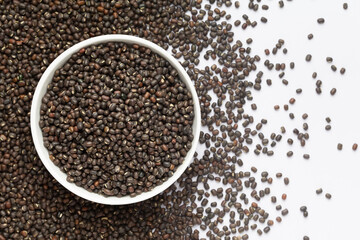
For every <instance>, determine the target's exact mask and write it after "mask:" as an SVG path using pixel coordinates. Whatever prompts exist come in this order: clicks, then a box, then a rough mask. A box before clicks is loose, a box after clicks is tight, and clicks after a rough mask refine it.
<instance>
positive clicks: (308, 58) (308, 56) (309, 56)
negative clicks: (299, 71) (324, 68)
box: [305, 54, 312, 62]
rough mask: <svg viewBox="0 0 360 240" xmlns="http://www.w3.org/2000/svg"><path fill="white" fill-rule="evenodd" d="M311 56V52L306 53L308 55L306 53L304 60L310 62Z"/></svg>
mask: <svg viewBox="0 0 360 240" xmlns="http://www.w3.org/2000/svg"><path fill="white" fill-rule="evenodd" d="M311 58H312V56H311V54H308V55H306V57H305V60H306V61H307V62H310V61H311Z"/></svg>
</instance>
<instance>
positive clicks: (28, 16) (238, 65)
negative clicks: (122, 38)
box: [0, 0, 357, 240]
mask: <svg viewBox="0 0 360 240" xmlns="http://www.w3.org/2000/svg"><path fill="white" fill-rule="evenodd" d="M287 2H288V1H282V0H280V1H277V3H276V4H275V6H276V5H278V7H280V8H283V7H285V5H286V4H288V3H287ZM233 5H234V6H235V8H238V11H241V10H242V9H244V8H248V9H249V10H250V11H255V12H256V11H260V12H261V11H268V10H269V9H271V7H272V6H273V5H271V6H270V7H269V6H268V5H266V4H263V3H262V1H261V0H257V1H255V0H249V1H247V2H246V3H245V2H243V1H241V4H240V1H234V2H233V1H229V0H194V1H191V0H122V1H113V0H110V1H107V2H100V1H95V0H86V1H85V0H73V1H59V0H54V1H50V0H42V1H41V0H32V1H18V0H15V1H7V0H5V1H2V2H1V3H0V24H1V25H2V27H1V28H0V170H1V171H0V190H1V191H0V215H1V218H0V240H6V239H53V240H60V239H68V240H72V239H129V240H135V239H186V240H188V239H211V240H212V239H215V240H218V239H219V240H220V239H226V240H230V239H231V240H246V239H249V238H250V235H252V234H253V233H255V234H257V235H259V236H260V235H263V234H266V233H268V232H269V231H270V230H271V228H272V227H273V226H274V225H275V224H276V223H280V222H281V221H282V217H284V216H286V215H287V214H289V212H290V211H289V210H288V209H287V208H286V202H281V203H280V201H285V199H286V198H287V195H286V193H283V194H282V195H281V196H275V194H273V193H272V192H271V189H270V186H271V185H272V184H275V181H276V180H280V179H282V180H283V182H284V184H285V185H288V184H291V183H290V180H289V178H287V177H283V174H282V173H276V174H275V175H274V176H272V175H271V174H270V173H268V172H267V171H265V170H263V171H261V170H258V169H257V168H256V167H251V169H246V168H245V167H244V166H243V161H245V158H244V157H246V154H245V153H247V152H250V150H253V151H254V153H255V154H257V155H260V154H262V155H266V156H272V155H273V154H274V151H273V148H274V147H275V146H276V144H278V143H279V142H281V140H282V136H283V134H285V132H286V129H285V127H282V128H281V130H280V132H277V131H274V132H273V133H271V134H270V136H265V134H263V133H262V132H261V131H260V130H261V129H262V127H263V126H264V125H266V124H267V123H268V122H267V120H266V119H261V121H256V120H255V119H254V117H253V116H252V115H251V114H250V112H247V110H246V109H247V108H245V107H244V106H245V105H246V104H247V102H249V101H252V100H253V97H252V93H251V92H252V91H253V90H256V91H259V90H261V88H262V87H263V84H262V83H263V82H265V81H264V79H263V77H264V74H263V72H261V71H257V66H258V64H259V62H260V60H261V59H260V57H259V56H257V55H254V54H253V53H252V49H251V48H250V47H249V44H251V42H252V40H251V39H248V40H245V39H238V38H235V36H234V32H233V31H232V29H233V28H234V27H241V29H242V30H246V29H248V28H255V27H256V26H258V22H259V23H260V22H261V24H266V23H267V21H268V19H266V18H264V17H262V18H260V19H250V17H249V16H247V15H246V14H243V15H242V16H241V18H240V17H236V18H237V19H234V18H235V17H234V16H231V15H229V14H227V12H226V8H225V7H232V6H233ZM232 20H234V25H232V24H231V23H230V22H232ZM269 21H271V19H270V20H269ZM103 34H128V35H134V36H138V37H142V38H145V39H148V40H150V41H152V42H154V43H156V44H158V45H159V46H161V47H163V48H164V49H168V50H169V51H171V52H172V54H173V55H174V56H175V57H176V58H177V59H179V61H181V62H182V65H183V67H184V68H185V69H186V71H187V73H188V75H189V76H190V78H191V79H192V81H193V82H194V85H195V88H196V91H197V94H198V96H199V100H200V105H201V123H202V126H203V132H201V134H200V135H201V136H200V140H199V141H200V143H201V144H203V147H204V148H201V149H203V150H201V152H198V153H195V155H194V159H193V162H192V163H191V165H190V166H189V167H188V168H187V169H186V171H185V172H184V174H182V176H181V177H180V178H179V179H178V181H177V182H176V183H175V184H173V185H172V186H171V187H169V188H168V189H167V190H166V191H164V192H163V193H162V194H160V195H157V196H155V197H154V198H152V199H149V200H146V201H144V202H141V203H138V204H133V205H128V206H107V205H101V204H96V203H93V202H89V201H87V200H84V199H82V198H79V197H77V196H76V195H74V194H72V193H71V192H69V191H67V190H66V189H65V188H64V187H62V186H61V185H60V184H59V183H58V182H57V181H56V180H55V179H54V178H53V177H52V176H51V175H50V174H49V173H48V172H47V171H46V169H45V167H44V166H43V164H42V163H41V161H40V159H39V157H38V155H37V153H36V151H35V147H34V144H33V143H32V138H31V134H30V107H31V101H32V96H33V93H34V91H35V88H36V85H37V83H38V81H39V80H40V78H41V76H42V74H43V72H44V71H45V70H46V68H47V67H48V66H49V64H50V63H51V62H52V61H53V60H54V59H55V58H56V57H57V56H58V55H59V54H61V53H62V52H63V51H65V50H66V49H67V48H69V47H71V46H72V45H74V44H76V43H78V42H80V41H83V40H85V39H88V38H90V37H94V36H99V35H103ZM284 43H285V42H284V40H279V42H278V43H277V44H276V46H275V47H274V48H273V49H272V53H273V54H274V55H275V54H276V53H277V52H278V51H279V50H280V49H281V48H282V47H283V46H284ZM265 53H266V55H269V54H270V50H268V49H267V50H265ZM283 53H284V54H286V53H287V49H286V48H283ZM200 56H203V58H204V59H202V57H200ZM80 59H81V58H80ZM200 59H201V61H204V60H205V61H207V60H209V61H211V63H210V62H209V64H205V65H204V66H206V67H199V63H200ZM105 61H106V59H105ZM96 64H99V63H96ZM105 64H106V62H105ZM74 65H75V66H70V67H69V68H68V69H67V70H66V71H65V72H67V71H69V70H70V69H71V67H74V70H75V71H76V69H75V67H76V66H78V67H79V66H80V65H79V64H74ZM140 65H141V64H140ZM264 65H265V66H266V67H267V68H268V69H269V70H271V69H273V68H274V67H275V69H276V70H277V71H282V72H281V73H280V75H279V77H280V78H283V77H284V72H283V71H284V70H285V67H286V65H285V64H283V63H272V62H270V60H268V59H267V60H265V62H264ZM64 67H65V66H64ZM94 67H95V64H94ZM294 67H295V64H294V63H291V64H290V68H291V69H293V68H294ZM65 72H64V73H65ZM253 72H255V74H256V78H255V80H253V79H252V78H250V77H249V76H250V74H251V73H253ZM57 74H60V75H61V74H62V72H60V71H59V72H58V73H57ZM60 75H59V76H60ZM71 75H73V76H74V74H71ZM105 75H106V74H105ZM313 76H314V78H316V73H314V74H313ZM79 79H82V80H84V78H79ZM79 79H72V81H74V82H75V85H76V83H77V81H78V80H79ZM111 80H113V76H112V77H111V79H110V82H111ZM99 81H100V82H98V83H99V84H100V83H101V82H102V83H103V84H106V82H107V79H106V77H105V79H100V78H99ZM282 81H283V84H284V85H287V84H288V80H286V79H282ZM54 83H56V82H55V81H54V82H53V83H52V84H54ZM83 83H84V84H86V82H83ZM266 83H267V85H269V86H270V85H271V84H272V81H271V79H267V80H266ZM66 84H69V83H66ZM75 85H74V86H72V87H74V89H75ZM78 86H82V84H78ZM63 87H65V85H64V86H63ZM67 87H71V86H67ZM82 88H83V91H84V86H82ZM94 90H95V88H94ZM100 91H101V89H100V90H99V92H100ZM103 91H104V92H103V93H105V90H104V89H103ZM95 92H96V91H95ZM297 93H298V94H300V93H301V89H300V90H299V91H297ZM59 94H60V93H59V92H58V93H57V95H59ZM92 95H95V94H92ZM66 96H67V94H64V95H62V100H61V102H59V105H64V106H63V108H64V111H66V110H65V109H68V107H66V106H67V105H66V104H64V102H63V101H65V102H66V101H67V98H66ZM81 96H83V97H84V96H85V95H81ZM95 96H97V97H99V93H97V94H96V95H95ZM102 96H105V97H108V96H107V94H102ZM64 97H65V99H64ZM67 97H69V102H68V103H69V105H68V106H70V104H74V103H72V102H71V98H70V96H67ZM124 98H125V97H124ZM90 99H91V98H89V101H90ZM111 99H113V98H111ZM114 99H115V98H114ZM119 99H122V96H121V94H120V98H119ZM49 100H50V99H49ZM122 100H124V99H122ZM93 101H94V104H95V100H93ZM119 101H120V100H119ZM150 101H151V100H150ZM292 102H294V101H292ZM77 104H80V103H79V102H78V103H77ZM99 104H100V106H99V107H100V109H101V108H103V107H104V108H105V109H102V110H103V111H104V113H105V111H106V107H108V108H109V107H110V106H107V105H105V106H101V103H99ZM150 104H151V103H150ZM290 104H293V103H290ZM153 106H157V105H156V104H154V105H153ZM70 108H71V107H70ZM251 108H252V109H253V110H254V111H255V110H256V108H257V107H256V105H255V104H252V106H251ZM115 109H116V108H115ZM284 109H286V110H287V109H289V106H288V105H284ZM71 110H74V109H70V111H71ZM134 110H135V108H134ZM86 111H87V110H85V113H86ZM60 112H61V111H60ZM93 113H95V112H93ZM96 114H97V116H99V115H104V114H99V112H98V111H97V112H96V113H95V115H96ZM289 116H290V118H291V119H293V118H294V117H295V116H294V114H293V113H290V114H289ZM63 117H67V115H66V116H63ZM75 118H77V116H72V115H71V114H70V119H74V120H75ZM79 118H80V116H79ZM81 118H83V117H81ZM88 118H89V123H91V122H90V119H91V118H94V119H95V117H94V116H91V115H90V116H88ZM83 119H85V118H83ZM304 119H305V118H304ZM44 120H45V119H44ZM64 120H65V118H64ZM69 121H70V120H69ZM72 121H73V120H72ZM91 121H93V120H91ZM44 123H45V122H44ZM103 124H104V126H103V127H104V129H105V127H106V126H105V124H106V123H105V121H104V120H103ZM66 125H69V126H66ZM65 126H66V127H68V129H67V130H66V129H60V128H55V126H52V127H50V128H52V129H49V133H50V132H51V131H53V130H54V131H56V129H60V130H61V131H63V130H64V131H65V132H66V131H68V132H66V133H65V139H67V141H72V140H73V139H71V138H73V137H74V136H75V135H78V136H79V133H77V134H76V133H75V132H78V131H74V130H76V129H75V127H76V128H78V127H79V126H78V122H75V125H72V124H71V123H70V122H69V124H63V127H65ZM70 127H72V130H71V131H73V132H71V131H70ZM99 127H100V126H96V125H94V127H93V129H92V130H95V132H96V131H97V129H95V128H99ZM80 128H83V131H85V129H91V126H90V127H89V126H85V124H83V126H80ZM110 129H113V128H110V127H109V132H108V133H107V134H108V135H110V134H111V133H110ZM116 129H118V128H115V129H113V130H115V131H116ZM305 129H307V127H304V130H305ZM77 130H79V129H77ZM305 131H306V130H305ZM70 133H71V134H70ZM74 133H75V134H74ZM104 133H105V131H104ZM293 133H294V134H295V135H296V136H297V139H298V140H299V141H300V143H301V145H302V146H304V145H305V140H307V139H308V138H309V134H308V133H307V132H304V133H303V132H300V130H298V129H294V130H293ZM59 134H60V133H59ZM67 134H68V135H67ZM49 136H50V135H49ZM59 136H60V135H59ZM70 136H71V137H70ZM80 136H82V135H80ZM88 136H90V135H88ZM91 136H93V138H94V136H95V134H91ZM76 137H77V136H75V138H76ZM101 137H102V136H101ZM133 137H134V138H133V139H136V136H134V135H133ZM54 138H55V137H54ZM68 138H70V139H68ZM102 138H103V142H102V144H103V145H106V144H105V137H102ZM257 138H258V139H257ZM83 139H84V140H85V137H83ZM110 139H111V138H110ZM54 140H55V139H54ZM255 140H260V143H255ZM96 141H98V139H97V140H96V139H90V137H89V140H88V139H86V142H88V143H86V144H85V142H76V144H78V145H77V146H78V147H79V148H78V149H77V148H76V146H74V148H73V149H74V150H73V151H74V152H70V151H71V150H70V151H69V152H68V153H67V155H66V154H62V155H63V156H62V157H64V156H65V155H66V156H68V159H69V156H70V157H71V158H72V159H73V160H74V162H73V165H70V166H66V165H65V164H64V165H62V164H63V163H62V162H61V160H60V159H61V158H56V157H55V156H54V158H53V160H54V161H55V162H56V161H59V162H58V164H59V166H60V167H61V166H62V167H63V168H64V167H65V168H66V169H68V170H69V172H68V173H69V174H71V175H72V174H74V176H70V175H69V176H70V177H69V180H71V181H74V182H75V183H77V184H80V185H81V184H83V186H86V185H88V183H89V181H90V180H91V179H87V178H86V174H85V175H84V176H83V175H82V174H80V175H81V179H80V178H78V177H79V176H76V175H77V174H79V172H77V171H81V172H80V173H85V172H86V171H87V170H86V169H80V170H78V169H76V170H74V169H71V166H74V165H76V164H75V159H77V156H76V157H75V155H77V154H78V152H77V151H79V152H83V151H84V150H85V152H86V150H88V149H89V148H92V150H93V149H98V148H96V146H95V143H97V142H96ZM127 141H129V140H127ZM142 141H144V140H142ZM90 142H91V144H90ZM287 142H288V143H289V144H290V145H291V144H293V140H292V139H291V138H289V139H288V140H287ZM51 143H52V144H53V141H49V143H48V144H49V146H48V147H50V144H51ZM59 143H60V141H59ZM82 144H83V145H82ZM90 145H91V146H90ZM254 145H255V146H254ZM356 146H357V145H356ZM52 147H53V149H52V150H53V151H54V153H55V151H60V150H61V151H63V150H64V148H65V149H66V148H67V146H61V145H59V144H58V145H57V146H52ZM183 147H184V146H183ZM122 148H125V146H122ZM169 149H170V148H169ZM92 150H91V151H90V153H88V152H86V153H87V154H91V153H92ZM162 150H164V149H162ZM75 151H76V152H75ZM94 154H95V156H96V153H94ZM101 154H103V153H101ZM59 155H60V153H59ZM72 155H74V156H72ZM109 155H110V153H109ZM289 156H292V154H289ZM304 158H305V155H304ZM308 158H309V155H308V154H306V159H308ZM95 159H96V161H97V159H100V158H95ZM111 159H112V158H111ZM127 159H131V158H127ZM140 159H141V158H140ZM243 159H244V160H243ZM80 161H81V159H80ZM109 163H110V164H114V163H113V162H111V161H109ZM129 164H130V162H129ZM174 165H175V164H174ZM78 166H79V165H78ZM80 166H82V165H80ZM90 166H92V167H93V166H98V167H99V169H97V168H96V169H97V170H95V171H97V172H101V173H105V169H106V163H105V164H101V160H100V162H99V164H98V163H95V164H93V163H92V162H89V163H87V167H88V168H90ZM129 166H130V165H129ZM100 167H105V169H101V170H100ZM170 167H171V165H170ZM170 167H169V168H170ZM165 168H166V167H164V170H165ZM64 170H65V169H64ZM107 170H109V172H108V173H109V174H108V175H106V174H105V176H108V177H109V176H110V175H112V171H114V172H115V166H114V167H113V169H111V168H108V169H107ZM65 171H66V170H65ZM120 171H121V170H120ZM164 172H165V171H164ZM138 173H139V175H140V172H139V171H138ZM168 173H169V172H168ZM168 173H167V174H168ZM90 174H91V173H90ZM164 174H165V173H164ZM96 175H97V174H93V175H92V176H94V178H95V176H96ZM112 176H114V175H112ZM153 176H154V174H153ZM155 178H156V176H155ZM101 179H102V178H101V177H100V178H99V185H100V183H101V184H104V185H101V186H100V187H102V186H103V187H105V188H104V189H108V185H106V181H108V180H109V179H102V180H101ZM133 179H135V178H133ZM156 179H159V178H156ZM160 179H161V178H160ZM94 180H95V179H94ZM82 181H84V182H82ZM114 182H115V181H114ZM134 182H135V180H134ZM273 182H274V183H273ZM215 183H216V184H222V187H216V188H214V187H212V186H214V185H215ZM115 184H116V182H115ZM105 185H106V186H105ZM92 186H94V187H92ZM145 186H146V185H145ZM88 187H89V188H94V189H92V190H93V191H99V190H100V189H97V188H95V181H94V183H91V184H90V186H89V185H88ZM111 187H113V186H111ZM115 189H117V191H118V192H116V190H115ZM115 189H111V190H110V191H112V192H111V194H114V195H119V194H121V193H122V190H119V189H121V185H120V186H116V188H115ZM127 190H129V188H127ZM136 190H140V188H138V189H134V192H135V194H136ZM142 190H144V189H142ZM142 190H140V191H142ZM129 192H130V190H129ZM104 193H105V192H104ZM105 194H106V193H105ZM269 196H270V201H271V202H272V203H273V204H276V205H275V206H274V209H275V210H276V213H277V216H273V215H271V214H270V213H269V211H267V210H266V209H263V208H262V207H261V203H262V202H264V201H268V200H269V198H268V199H266V198H267V197H269ZM211 199H215V201H212V200H211ZM278 199H279V200H278ZM280 199H281V200H280ZM306 215H307V214H306ZM224 219H229V220H228V221H225V220H224ZM252 232H253V233H252ZM205 236H206V238H205ZM304 239H309V238H308V237H307V236H305V237H304Z"/></svg>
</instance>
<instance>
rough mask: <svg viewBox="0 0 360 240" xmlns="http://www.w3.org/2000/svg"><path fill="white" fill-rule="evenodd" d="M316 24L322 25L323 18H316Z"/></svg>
mask: <svg viewBox="0 0 360 240" xmlns="http://www.w3.org/2000/svg"><path fill="white" fill-rule="evenodd" d="M317 22H318V23H319V24H323V23H325V19H324V18H318V20H317Z"/></svg>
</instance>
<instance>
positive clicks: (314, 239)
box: [198, 0, 360, 240]
mask: <svg viewBox="0 0 360 240" xmlns="http://www.w3.org/2000/svg"><path fill="white" fill-rule="evenodd" d="M204 2H207V1H204ZM240 2H241V7H240V8H239V9H235V7H234V6H232V7H231V8H226V7H223V8H222V9H224V10H226V11H227V12H228V13H231V15H232V19H231V21H235V20H237V19H240V20H241V21H242V22H244V20H243V19H242V17H241V16H242V14H247V15H248V16H249V17H250V19H251V20H256V21H257V22H258V26H257V27H256V28H251V27H248V28H247V29H246V30H245V31H244V30H242V29H241V27H234V28H233V31H234V32H235V37H234V40H235V41H236V40H238V39H239V40H241V41H242V42H243V43H245V40H246V39H247V38H248V37H251V38H253V40H254V42H253V43H252V44H251V45H250V46H251V48H252V54H253V55H254V54H258V55H259V56H260V57H261V58H262V59H261V63H259V64H258V67H259V70H260V69H261V70H263V71H264V76H263V82H264V83H263V84H262V90H261V91H260V92H257V91H252V93H253V96H254V101H253V102H255V103H256V104H257V106H258V109H257V110H256V111H252V110H250V104H251V102H248V104H247V106H246V108H247V109H248V110H247V111H248V112H249V113H250V114H252V115H253V116H254V118H255V122H256V123H257V122H259V121H260V120H261V119H262V118H266V119H267V120H268V124H267V125H265V126H264V127H263V129H262V130H261V131H262V132H264V134H265V135H266V137H269V135H270V134H271V133H272V132H276V133H280V127H281V126H285V128H286V130H287V133H286V134H285V135H284V136H283V139H282V141H281V142H280V143H279V144H277V146H276V147H275V148H274V151H275V155H274V156H273V157H267V156H264V155H260V156H255V154H253V151H252V150H251V151H250V153H249V154H243V155H242V156H241V159H242V160H243V161H244V167H243V168H241V169H240V168H239V169H238V170H242V171H250V167H251V166H256V167H257V168H258V173H257V174H255V175H254V176H255V177H256V179H257V181H258V182H260V173H261V171H268V172H269V173H270V175H271V176H272V177H273V178H274V182H273V184H272V186H271V191H272V193H271V195H270V196H272V195H275V196H277V199H278V203H280V204H281V205H283V207H286V208H288V209H289V211H290V213H289V215H288V216H286V217H282V218H283V221H282V223H280V224H278V223H275V225H274V226H273V227H272V228H271V231H270V232H269V233H268V234H263V235H262V236H261V237H259V236H258V235H257V233H256V231H252V230H249V232H248V234H249V235H250V239H264V240H296V239H302V238H303V236H304V235H308V236H309V237H310V239H311V240H339V239H341V240H359V239H360V236H359V224H360V220H359V215H360V204H359V203H360V175H359V170H360V148H359V149H358V151H356V152H354V151H353V150H352V149H351V147H352V144H353V143H355V142H357V143H359V145H360V136H359V134H360V124H359V123H360V114H359V112H360V108H359V107H358V103H360V94H359V91H360V73H359V70H360V64H359V55H360V34H359V31H360V1H358V0H348V1H347V2H348V4H349V8H348V10H344V9H343V7H342V5H343V3H344V1H339V0H293V1H290V2H288V1H284V3H285V7H284V8H282V9H280V8H279V6H278V1H277V0H276V1H275V0H269V1H262V3H264V4H267V5H269V7H270V9H269V10H268V11H263V10H261V8H259V11H258V12H253V11H250V10H249V9H248V7H247V3H248V1H247V0H246V1H240ZM254 2H256V1H254ZM213 8H214V7H213ZM262 16H265V17H266V18H267V19H268V23H266V24H263V23H261V22H260V18H261V17H262ZM320 17H323V18H325V24H322V25H320V24H318V23H317V19H318V18H320ZM309 33H312V34H314V38H313V39H312V40H308V38H307V35H308V34H309ZM279 38H281V39H284V40H285V46H284V47H286V48H287V49H288V54H287V55H284V54H283V53H282V51H279V52H278V54H276V55H275V56H273V55H272V54H271V56H270V60H271V61H272V62H273V63H276V62H280V63H281V62H285V63H286V64H287V69H286V71H285V72H286V74H285V77H284V78H285V79H287V80H288V81H289V85H288V86H285V85H283V84H282V83H281V80H280V79H279V77H278V74H279V73H280V72H277V71H275V70H272V71H271V72H269V71H268V70H266V69H264V68H263V62H264V60H265V59H266V58H265V55H264V49H265V48H269V49H270V50H271V49H272V48H273V47H274V46H275V44H276V43H277V41H278V39H279ZM308 53H310V54H312V56H313V57H312V61H311V62H310V63H309V62H306V61H305V56H306V55H307V54H308ZM327 56H331V57H333V59H334V62H333V64H335V65H336V66H337V67H338V71H337V72H336V73H334V72H333V71H332V70H331V69H330V66H331V64H329V63H327V62H326V60H325V58H326V57H327ZM291 61H294V62H295V64H296V66H295V69H294V70H290V68H289V65H288V64H289V63H290V62H291ZM202 64H203V65H202V67H204V66H205V65H206V64H205V62H204V61H202ZM341 67H345V68H346V74H344V75H341V74H340V73H339V70H340V68H341ZM314 71H316V72H317V73H318V77H317V78H316V79H315V80H314V79H313V78H312V77H311V75H312V73H313V72H314ZM267 78H271V79H272V82H273V85H272V86H271V87H268V86H267V85H266V83H265V80H266V79H267ZM318 79H320V80H322V82H323V85H322V90H323V93H322V94H321V95H318V94H316V93H315V82H316V80H318ZM249 80H251V81H253V80H255V76H254V74H252V75H251V76H250V78H249ZM334 87H335V88H337V93H336V94H335V96H331V95H330V93H329V92H330V90H331V89H332V88H334ZM297 88H302V89H303V93H302V94H300V95H298V94H296V93H295V90H296V89H297ZM291 97H295V98H296V103H295V104H294V105H293V106H292V105H290V109H289V111H287V112H286V111H284V109H283V105H284V104H288V101H289V99H290V98H291ZM276 104H278V105H280V107H281V108H280V110H279V111H275V110H274V108H273V107H274V105H276ZM290 112H293V113H294V114H295V119H294V120H291V119H290V118H289V117H288V114H289V113H290ZM305 112H306V113H308V115H309V117H308V119H307V120H306V122H307V123H308V124H309V130H308V132H309V134H310V139H309V140H308V141H307V144H306V147H301V146H300V144H299V142H298V141H297V140H296V136H295V135H294V134H293V133H292V130H293V128H294V127H297V128H298V129H299V130H301V131H303V130H302V124H303V123H304V122H305V121H304V120H303V119H302V118H301V115H302V114H303V113H305ZM326 117H330V118H331V119H332V122H331V126H332V129H331V131H325V129H324V128H325V126H326V124H327V123H326V121H325V118H326ZM252 128H255V124H254V125H253V126H252ZM289 137H291V138H293V139H294V144H293V146H289V145H288V144H287V143H286V139H287V138H289ZM254 140H256V141H255V142H254V143H253V144H252V146H253V147H252V149H254V147H255V145H256V143H257V141H258V140H259V139H258V138H257V137H256V138H255V137H254ZM339 142H341V143H343V145H344V146H343V150H342V151H338V150H337V144H338V143H339ZM289 150H291V151H293V152H294V156H293V157H292V158H288V157H287V156H286V152H287V151H289ZM202 151H203V146H199V147H198V152H199V153H201V152H202ZM304 153H308V154H310V155H311V158H310V159H309V160H304V159H303V157H302V155H303V154H304ZM277 172H282V173H283V174H284V176H287V177H289V178H290V184H289V185H288V186H285V185H284V183H283V180H282V179H281V180H279V179H276V177H275V173H277ZM212 183H213V182H211V185H210V186H211V188H217V187H219V186H221V184H219V185H215V184H212ZM261 186H266V185H261V184H260V185H259V187H258V188H257V190H260V189H261ZM227 187H229V186H224V188H227ZM320 187H321V188H323V190H324V193H323V194H322V195H316V194H315V190H316V189H317V188H320ZM327 192H329V193H331V194H332V196H333V197H332V199H331V200H328V199H326V198H325V196H324V195H325V193H327ZM282 193H287V195H288V198H287V200H286V201H282V200H281V194H282ZM247 194H248V195H249V194H250V191H248V192H247ZM270 196H268V197H266V198H265V199H263V200H261V203H260V205H261V207H263V208H264V209H266V210H267V211H269V212H270V219H273V220H275V217H276V216H281V214H280V212H278V211H275V204H272V203H271V202H270ZM220 202H221V200H220V201H219V204H220ZM302 205H306V206H307V207H308V212H309V217H308V218H304V217H303V216H302V214H301V212H300V210H299V208H300V206H302ZM218 206H219V205H218ZM225 222H226V221H225ZM228 224H229V223H227V225H228ZM257 224H258V226H262V227H261V229H263V228H264V227H265V225H261V224H259V223H258V222H257ZM235 236H239V234H238V235H235ZM202 237H205V238H206V236H205V234H204V233H202Z"/></svg>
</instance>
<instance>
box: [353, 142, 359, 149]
mask: <svg viewBox="0 0 360 240" xmlns="http://www.w3.org/2000/svg"><path fill="white" fill-rule="evenodd" d="M357 148H358V144H357V143H354V144H353V145H352V150H354V151H356V150H357Z"/></svg>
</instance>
